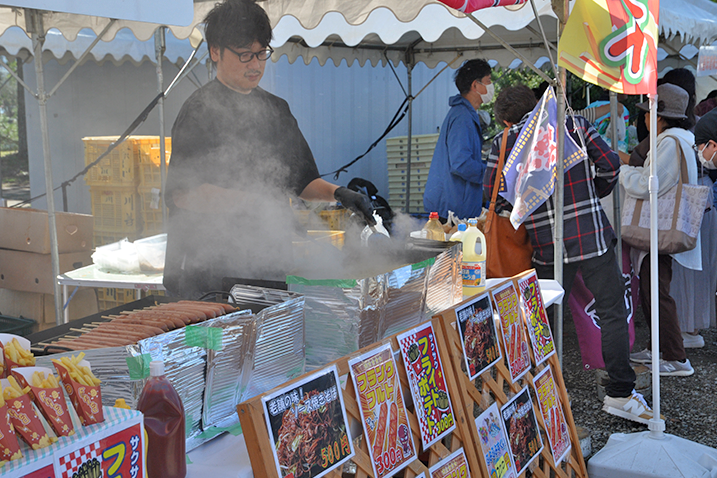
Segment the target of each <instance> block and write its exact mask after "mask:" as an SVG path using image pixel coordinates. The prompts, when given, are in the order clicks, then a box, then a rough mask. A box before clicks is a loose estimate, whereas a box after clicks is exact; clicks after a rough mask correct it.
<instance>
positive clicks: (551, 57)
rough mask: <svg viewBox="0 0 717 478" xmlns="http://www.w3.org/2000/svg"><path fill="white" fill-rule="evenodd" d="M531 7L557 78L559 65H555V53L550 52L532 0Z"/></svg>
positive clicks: (541, 23) (536, 8)
mask: <svg viewBox="0 0 717 478" xmlns="http://www.w3.org/2000/svg"><path fill="white" fill-rule="evenodd" d="M530 6H531V7H533V14H534V15H535V20H536V21H537V22H538V28H540V36H541V37H543V43H545V51H547V52H548V58H550V67H551V68H552V69H553V73H555V77H556V78H557V77H558V71H557V69H556V68H557V65H556V63H555V60H554V59H553V52H551V51H550V43H549V42H548V37H547V36H545V29H544V28H543V22H541V21H540V16H539V15H538V7H536V6H535V0H530Z"/></svg>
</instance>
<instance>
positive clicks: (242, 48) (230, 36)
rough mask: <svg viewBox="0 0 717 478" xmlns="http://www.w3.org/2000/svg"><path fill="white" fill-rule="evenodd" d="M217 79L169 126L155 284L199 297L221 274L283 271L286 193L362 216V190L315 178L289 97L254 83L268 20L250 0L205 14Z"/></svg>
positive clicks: (288, 262) (367, 208)
mask: <svg viewBox="0 0 717 478" xmlns="http://www.w3.org/2000/svg"><path fill="white" fill-rule="evenodd" d="M204 21H205V38H206V41H207V45H208V47H209V52H210V55H211V59H212V61H213V62H214V64H215V66H216V79H215V80H213V81H211V82H209V83H208V84H207V85H205V86H203V87H202V88H200V89H199V90H197V91H196V92H195V93H194V94H192V95H191V96H190V97H189V99H187V101H186V102H185V103H184V105H183V106H182V109H181V110H180V112H179V115H178V116H177V119H176V121H175V123H174V126H173V127H172V157H171V161H170V166H169V170H168V174H167V184H166V191H165V198H166V201H167V206H168V208H169V224H168V228H167V257H166V262H165V269H164V286H165V288H166V289H167V291H168V293H169V294H170V295H173V296H180V297H185V298H193V299H196V298H199V297H200V296H202V295H204V294H205V293H207V292H210V291H218V290H222V279H223V278H224V277H240V278H246V279H263V280H278V281H283V280H284V279H285V276H286V274H287V272H289V271H290V270H291V268H292V267H293V259H292V254H291V235H292V231H293V213H292V211H291V208H290V206H289V198H290V197H292V196H298V197H300V198H302V199H306V200H319V201H333V200H334V199H335V200H337V201H339V202H340V203H341V204H343V205H344V206H345V207H347V208H350V209H352V210H353V211H355V212H357V213H358V214H359V215H360V216H362V217H363V218H364V219H365V220H366V221H367V222H368V223H370V224H371V225H373V224H374V221H373V218H372V207H371V203H370V201H369V199H368V197H366V196H364V195H362V194H359V193H356V192H354V191H351V190H349V189H347V188H345V187H339V186H337V185H335V184H331V183H329V182H327V181H324V180H323V179H321V178H320V177H319V172H318V169H317V167H316V163H315V161H314V157H313V155H312V153H311V150H310V149H309V146H308V144H307V143H306V140H305V139H304V137H303V135H302V134H301V131H299V127H298V125H297V122H296V119H295V118H294V117H293V115H292V114H291V111H290V110H289V106H288V104H287V103H286V101H284V100H283V99H281V98H278V97H277V96H274V95H272V94H270V93H268V92H266V91H264V90H263V89H262V88H260V87H259V81H260V80H261V78H262V76H263V74H264V68H265V66H266V61H267V60H268V59H269V57H270V56H271V54H272V49H271V48H270V47H269V42H270V41H271V38H272V32H271V25H270V23H269V18H268V16H267V15H266V12H264V10H263V9H262V8H261V7H259V6H258V5H257V4H256V3H255V1H253V0H226V1H224V2H223V3H219V4H217V5H216V6H215V7H214V8H213V9H212V11H210V12H209V14H207V16H206V18H205V20H204Z"/></svg>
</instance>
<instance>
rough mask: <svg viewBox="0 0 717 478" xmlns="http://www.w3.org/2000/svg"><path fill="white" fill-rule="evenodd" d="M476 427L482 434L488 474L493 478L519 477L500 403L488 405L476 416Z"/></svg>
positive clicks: (482, 445) (481, 438) (481, 441)
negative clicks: (499, 409) (509, 446)
mask: <svg viewBox="0 0 717 478" xmlns="http://www.w3.org/2000/svg"><path fill="white" fill-rule="evenodd" d="M476 429H477V430H478V436H480V449H481V452H482V453H483V459H484V460H485V464H486V468H487V469H488V476H490V477H491V478H517V476H518V475H517V474H516V473H515V468H514V467H513V458H512V457H511V455H510V448H508V437H507V435H506V433H505V428H504V425H503V421H502V420H501V419H500V411H498V404H497V403H495V402H493V404H492V405H491V406H490V407H488V408H487V409H486V410H485V411H484V412H483V413H481V414H480V415H479V416H478V418H476Z"/></svg>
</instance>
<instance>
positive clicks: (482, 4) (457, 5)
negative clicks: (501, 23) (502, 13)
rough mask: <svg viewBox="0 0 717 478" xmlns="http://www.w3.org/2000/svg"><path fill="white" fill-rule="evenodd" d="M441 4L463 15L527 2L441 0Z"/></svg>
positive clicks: (517, 0)
mask: <svg viewBox="0 0 717 478" xmlns="http://www.w3.org/2000/svg"><path fill="white" fill-rule="evenodd" d="M439 1H440V2H441V3H443V4H445V5H446V6H449V7H451V8H454V9H456V10H458V11H459V12H463V13H471V12H475V11H476V10H481V9H483V8H489V7H506V6H511V5H520V4H521V3H525V2H526V0H439Z"/></svg>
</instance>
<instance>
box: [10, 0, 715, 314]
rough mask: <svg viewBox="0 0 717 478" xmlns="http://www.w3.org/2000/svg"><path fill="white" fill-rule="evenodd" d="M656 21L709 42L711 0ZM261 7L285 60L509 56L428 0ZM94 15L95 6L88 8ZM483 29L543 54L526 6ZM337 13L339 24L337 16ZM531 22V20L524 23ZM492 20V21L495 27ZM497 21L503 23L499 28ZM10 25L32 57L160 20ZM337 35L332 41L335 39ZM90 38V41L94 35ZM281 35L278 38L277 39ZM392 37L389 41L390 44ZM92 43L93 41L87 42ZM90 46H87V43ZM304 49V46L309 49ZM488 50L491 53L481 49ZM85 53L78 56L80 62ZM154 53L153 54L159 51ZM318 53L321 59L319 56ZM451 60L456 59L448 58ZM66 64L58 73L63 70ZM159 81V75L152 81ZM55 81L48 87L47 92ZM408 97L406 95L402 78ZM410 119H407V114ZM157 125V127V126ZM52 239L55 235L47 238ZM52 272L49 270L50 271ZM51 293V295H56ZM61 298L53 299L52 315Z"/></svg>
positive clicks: (176, 30) (498, 12)
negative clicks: (54, 40) (48, 40)
mask: <svg viewBox="0 0 717 478" xmlns="http://www.w3.org/2000/svg"><path fill="white" fill-rule="evenodd" d="M662 3H663V5H662V8H661V22H660V27H661V31H662V32H663V34H664V35H665V36H666V37H668V38H669V39H672V38H674V37H676V36H677V35H681V36H682V38H685V39H687V38H689V39H690V40H692V41H694V43H695V44H701V43H707V42H711V41H713V40H714V38H715V35H716V34H717V28H715V20H714V19H715V18H717V5H715V4H712V3H711V2H709V1H708V0H685V1H681V2H667V1H663V2H662ZM213 5H214V2H213V1H199V0H195V2H194V17H193V19H192V21H191V23H190V24H188V25H182V26H170V27H169V29H170V31H171V32H172V34H173V36H174V37H176V38H178V39H184V38H187V37H189V36H190V35H191V33H192V31H193V28H194V26H195V25H196V24H197V23H199V22H200V21H201V19H202V18H203V17H204V15H205V14H206V13H207V12H208V11H209V9H211V7H212V6H213ZM262 7H263V8H264V9H265V10H266V11H267V13H268V15H269V17H270V20H271V22H272V25H275V26H276V29H275V35H276V37H277V38H276V41H275V42H274V44H275V45H276V46H277V49H278V50H280V52H281V53H282V54H286V55H287V56H288V57H289V58H290V59H291V58H294V59H295V58H297V57H299V56H301V57H303V58H304V59H305V61H306V59H307V58H312V57H317V58H319V61H320V62H322V64H323V62H325V60H326V59H328V58H332V59H333V60H334V62H336V61H337V60H340V59H346V60H347V61H359V62H361V64H363V63H364V62H365V61H370V62H371V64H374V65H375V64H377V63H379V62H385V61H391V62H393V63H398V62H404V63H406V64H407V65H409V72H410V65H413V64H415V63H416V62H419V61H423V62H425V63H427V64H429V65H430V64H437V63H438V62H443V61H448V62H450V61H451V60H446V59H447V58H449V57H451V58H455V57H456V55H457V53H461V54H462V55H463V56H464V58H468V57H478V56H483V57H485V56H492V54H495V55H496V56H497V57H498V58H500V59H497V60H496V61H497V62H498V63H499V64H500V65H501V66H507V65H508V64H510V61H511V60H510V56H509V55H505V54H504V53H503V52H502V51H501V52H500V53H498V51H500V50H499V49H498V46H499V45H500V43H499V42H496V41H495V40H491V41H488V38H489V36H488V35H485V33H486V32H485V31H483V30H482V29H481V28H479V27H477V26H476V25H474V23H473V21H472V20H470V19H468V18H466V17H465V16H464V15H462V14H460V13H458V12H455V11H453V10H451V9H448V8H447V7H445V6H444V5H443V4H441V3H439V2H437V1H434V0H419V1H416V2H403V1H399V0H383V1H381V0H322V1H317V0H266V1H264V2H262ZM535 8H536V11H537V13H538V14H539V15H540V17H541V18H542V17H546V20H545V21H544V22H543V27H545V28H546V36H547V37H548V38H549V39H554V38H557V33H556V32H557V21H556V17H555V15H554V14H553V13H552V9H551V3H550V1H548V0H537V1H536V2H535ZM93 13H95V12H93ZM475 15H476V16H477V17H479V18H480V20H481V21H482V22H483V23H484V24H485V25H486V27H487V28H489V29H490V30H491V32H500V34H502V35H505V37H506V38H507V40H508V43H510V44H511V45H514V46H516V47H519V49H520V51H521V53H522V52H527V53H528V54H527V55H525V56H526V59H527V60H528V61H530V62H533V63H538V62H539V61H540V59H541V58H542V57H544V56H545V52H546V50H545V47H544V45H543V43H542V38H541V35H540V33H539V32H538V30H537V29H536V26H537V25H536V24H535V23H534V22H535V14H534V12H533V11H532V9H531V8H530V6H529V5H524V6H523V7H522V8H520V9H519V10H518V11H508V10H507V9H504V8H497V9H487V10H483V11H480V12H477V13H476V14H475ZM341 18H343V22H342V21H341ZM531 24H532V25H531ZM499 25H500V26H499ZM505 25H510V28H506V27H505ZM11 26H17V27H20V28H22V29H23V30H24V31H26V32H28V33H29V34H31V35H32V37H33V52H34V55H33V56H39V55H40V54H41V51H42V48H43V45H42V44H43V42H44V40H45V36H46V35H45V34H46V32H47V31H48V30H49V29H51V28H56V29H57V30H59V31H60V32H61V33H62V35H63V36H64V37H65V38H66V39H68V40H74V39H76V38H77V36H78V34H79V32H80V31H81V30H82V29H83V28H89V29H91V30H92V31H93V32H94V33H95V34H96V35H97V38H98V39H99V38H101V39H103V40H107V39H112V38H114V37H115V36H116V35H117V33H118V32H119V31H120V30H121V29H123V28H127V29H129V30H130V31H132V33H133V35H134V36H135V37H136V38H137V39H139V40H148V39H150V38H151V37H152V35H153V34H154V32H155V30H156V29H157V28H158V27H159V26H160V25H158V24H156V23H145V22H137V21H130V20H110V19H108V18H103V17H100V16H87V15H79V14H76V13H53V12H48V11H32V10H28V9H21V8H17V7H0V32H4V31H5V30H6V29H8V28H9V27H11ZM339 39H340V41H338V40H339ZM95 41H97V40H95ZM281 41H284V43H283V44H281V45H279V43H280V42H281ZM390 42H393V43H390ZM93 43H94V42H93ZM93 46H94V44H90V45H89V47H90V48H91V47H93ZM309 48H310V49H311V50H309ZM488 51H490V52H491V55H486V52H488ZM85 57H86V54H83V55H81V56H80V57H79V59H78V63H79V62H81V61H83V60H84V59H85ZM160 58H161V56H160ZM322 59H323V60H322ZM41 65H42V62H36V71H37V81H38V85H37V86H38V91H37V97H38V99H39V102H40V110H41V118H42V117H43V116H45V108H46V101H47V98H48V95H47V93H46V91H45V87H44V79H43V75H42V66H41ZM454 65H455V66H458V65H457V64H454ZM71 71H72V70H70V71H69V72H68V73H67V75H66V76H65V77H64V78H63V79H62V80H61V81H64V79H65V78H66V77H67V76H68V75H69V74H70V73H71ZM160 82H161V80H160ZM56 89H57V87H55V88H54V89H53V90H51V91H50V95H51V94H52V93H54V91H56ZM408 95H409V96H411V89H410V77H409V90H408ZM409 122H410V120H409ZM41 123H42V128H43V149H44V150H45V163H46V170H47V169H49V170H50V172H49V173H48V174H47V177H46V186H47V187H46V189H47V190H48V191H50V190H52V188H53V182H52V174H51V168H50V161H51V160H50V156H49V144H48V140H47V135H46V134H45V132H46V129H47V123H46V117H45V120H44V121H41ZM162 131H163V128H162ZM54 209H55V208H54V201H53V200H52V195H48V212H49V215H50V222H51V231H54V230H55V228H54ZM53 244H56V238H53ZM53 249H55V251H53V263H57V254H56V248H53ZM55 272H57V271H55ZM58 300H59V293H56V301H58ZM60 309H61V304H59V302H57V303H56V314H57V317H58V320H59V317H61V314H60Z"/></svg>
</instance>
